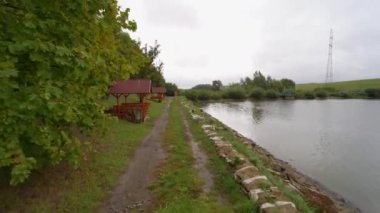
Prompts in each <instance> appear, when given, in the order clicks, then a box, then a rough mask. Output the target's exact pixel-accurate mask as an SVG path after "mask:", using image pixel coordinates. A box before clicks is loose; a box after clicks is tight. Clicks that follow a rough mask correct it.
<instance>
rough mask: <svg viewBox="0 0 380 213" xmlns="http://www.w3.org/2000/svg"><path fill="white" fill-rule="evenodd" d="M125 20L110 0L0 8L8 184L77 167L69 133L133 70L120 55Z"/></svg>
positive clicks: (93, 115) (96, 112)
mask: <svg viewBox="0 0 380 213" xmlns="http://www.w3.org/2000/svg"><path fill="white" fill-rule="evenodd" d="M128 13H129V10H125V11H120V10H119V7H118V5H117V1H116V0H109V1H103V0H93V1H91V3H89V2H87V1H77V0H67V1H48V0H19V1H10V0H9V1H8V0H4V1H1V2H0V17H1V19H0V29H1V30H0V85H1V87H0V111H1V113H0V132H1V134H0V156H1V158H0V168H1V167H7V168H8V169H9V171H10V176H11V180H10V183H11V184H13V185H14V184H18V183H21V182H23V181H25V180H26V178H27V177H28V176H29V175H30V173H31V171H32V170H33V169H36V168H38V167H40V166H42V165H44V164H57V163H59V162H60V161H62V160H68V161H70V162H72V163H73V164H77V163H78V160H79V156H80V147H81V143H80V141H79V139H78V138H77V137H76V135H77V133H78V132H87V131H90V130H91V129H92V128H93V127H94V126H95V125H96V122H97V121H98V120H99V119H101V118H102V117H103V113H102V111H103V109H102V107H101V106H100V105H99V104H98V100H99V99H100V98H101V97H102V96H104V94H105V92H106V90H107V87H108V86H109V85H110V83H111V81H112V80H113V79H117V78H122V77H126V76H129V74H131V73H133V72H135V71H136V70H137V68H138V66H139V64H140V63H139V62H136V63H135V62H133V63H131V62H130V61H129V62H128V60H129V59H130V60H133V61H135V58H134V57H137V58H141V56H139V53H136V54H129V53H128V52H127V53H123V52H122V49H123V48H125V47H127V48H128V43H127V42H129V44H132V43H133V41H131V40H128V41H126V40H124V38H123V33H121V31H122V29H128V30H135V29H136V23H135V22H133V21H129V20H128ZM123 45H126V46H125V47H122V46H123ZM125 54H127V55H128V56H125ZM123 57H127V58H128V57H130V58H129V59H128V60H127V59H126V58H123ZM74 133H75V134H74Z"/></svg>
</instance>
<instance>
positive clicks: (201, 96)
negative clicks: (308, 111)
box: [184, 71, 295, 101]
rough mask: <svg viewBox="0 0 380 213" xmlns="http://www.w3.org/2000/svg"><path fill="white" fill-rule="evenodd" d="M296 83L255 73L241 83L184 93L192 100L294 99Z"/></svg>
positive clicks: (202, 86) (206, 86) (215, 83)
mask: <svg viewBox="0 0 380 213" xmlns="http://www.w3.org/2000/svg"><path fill="white" fill-rule="evenodd" d="M294 91H295V82H294V81H293V80H291V79H286V78H284V79H281V80H276V79H274V78H272V77H271V76H267V77H265V76H264V75H263V74H262V73H261V72H260V71H255V73H254V74H253V77H252V78H250V77H245V78H243V79H241V80H240V82H239V83H233V84H230V85H228V86H223V84H222V82H221V81H220V80H215V81H213V82H212V84H199V85H196V86H194V87H193V88H191V89H189V90H185V91H184V95H185V96H186V97H187V98H188V99H190V100H202V101H203V100H219V99H246V98H254V99H277V98H279V97H284V98H286V97H293V96H294Z"/></svg>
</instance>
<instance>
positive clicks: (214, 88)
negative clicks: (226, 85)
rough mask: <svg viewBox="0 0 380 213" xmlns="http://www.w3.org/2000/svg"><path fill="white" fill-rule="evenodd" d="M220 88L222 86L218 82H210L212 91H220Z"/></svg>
mask: <svg viewBox="0 0 380 213" xmlns="http://www.w3.org/2000/svg"><path fill="white" fill-rule="evenodd" d="M222 87H223V84H222V82H221V81H220V80H214V81H212V89H213V90H220V89H221V88H222Z"/></svg>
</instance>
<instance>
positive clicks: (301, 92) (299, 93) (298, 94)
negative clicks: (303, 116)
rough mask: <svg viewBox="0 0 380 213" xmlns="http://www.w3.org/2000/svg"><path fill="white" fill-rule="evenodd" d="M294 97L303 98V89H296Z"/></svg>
mask: <svg viewBox="0 0 380 213" xmlns="http://www.w3.org/2000/svg"><path fill="white" fill-rule="evenodd" d="M294 97H295V98H296V99H303V98H305V93H304V92H303V91H299V90H297V91H296V93H295V94H294Z"/></svg>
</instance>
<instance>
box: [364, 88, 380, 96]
mask: <svg viewBox="0 0 380 213" xmlns="http://www.w3.org/2000/svg"><path fill="white" fill-rule="evenodd" d="M364 93H365V94H366V96H367V97H368V98H380V89H374V88H369V89H366V90H364Z"/></svg>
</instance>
